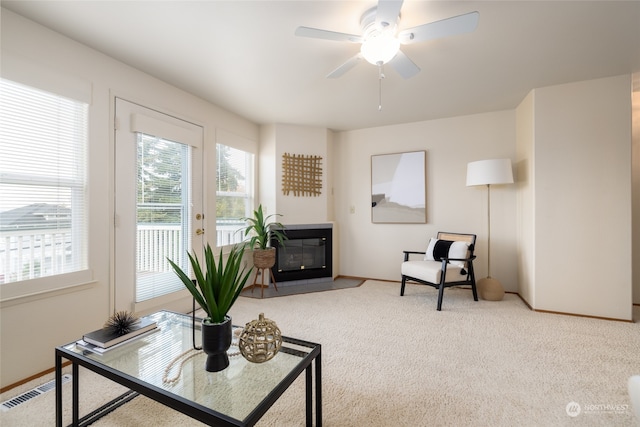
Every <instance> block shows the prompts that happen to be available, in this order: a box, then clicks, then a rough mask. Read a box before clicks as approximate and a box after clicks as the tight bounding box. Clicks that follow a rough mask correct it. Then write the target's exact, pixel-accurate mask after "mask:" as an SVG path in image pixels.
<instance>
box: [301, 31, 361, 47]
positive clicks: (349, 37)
mask: <svg viewBox="0 0 640 427" xmlns="http://www.w3.org/2000/svg"><path fill="white" fill-rule="evenodd" d="M295 34H296V36H300V37H310V38H312V39H323V40H334V41H339V42H351V43H362V37H360V36H356V35H353V34H346V33H337V32H335V31H328V30H320V29H318V28H309V27H298V28H296V33H295Z"/></svg>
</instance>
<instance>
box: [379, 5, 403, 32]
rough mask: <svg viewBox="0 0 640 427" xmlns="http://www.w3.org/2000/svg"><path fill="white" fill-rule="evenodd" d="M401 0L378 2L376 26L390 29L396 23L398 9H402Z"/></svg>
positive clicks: (398, 14) (398, 13)
mask: <svg viewBox="0 0 640 427" xmlns="http://www.w3.org/2000/svg"><path fill="white" fill-rule="evenodd" d="M402 2H403V0H379V1H378V10H377V11H376V24H378V25H379V26H381V27H386V26H388V25H391V26H392V27H393V26H394V25H396V22H398V16H400V9H402Z"/></svg>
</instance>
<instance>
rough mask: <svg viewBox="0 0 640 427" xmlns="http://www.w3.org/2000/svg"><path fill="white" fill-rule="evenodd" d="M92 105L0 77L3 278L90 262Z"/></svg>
mask: <svg viewBox="0 0 640 427" xmlns="http://www.w3.org/2000/svg"><path fill="white" fill-rule="evenodd" d="M87 129H88V105H87V104H85V103H83V102H79V101H75V100H72V99H68V98H65V97H61V96H58V95H54V94H51V93H48V92H44V91H41V90H38V89H34V88H31V87H28V86H24V85H21V84H18V83H15V82H12V81H9V80H6V79H0V283H10V282H17V281H22V280H28V279H34V278H39V277H45V276H53V275H56V274H63V273H70V272H75V271H80V270H85V269H86V268H87V220H86V211H87V209H86V204H87V199H86V147H87V141H88V138H87V132H88V131H87Z"/></svg>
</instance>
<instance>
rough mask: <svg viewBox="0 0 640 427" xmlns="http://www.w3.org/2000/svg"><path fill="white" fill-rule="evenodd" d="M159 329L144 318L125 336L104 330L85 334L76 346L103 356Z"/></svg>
mask: <svg viewBox="0 0 640 427" xmlns="http://www.w3.org/2000/svg"><path fill="white" fill-rule="evenodd" d="M157 327H158V324H157V322H156V321H155V320H152V319H150V318H148V317H142V318H140V320H139V321H138V322H136V323H135V324H134V325H133V326H132V327H131V330H130V331H129V332H128V333H126V334H124V335H120V334H118V333H117V332H113V331H111V330H110V329H107V328H102V329H98V330H96V331H93V332H89V333H87V334H84V336H83V337H82V339H81V340H79V341H77V342H76V344H77V345H79V346H80V347H82V348H84V349H86V350H89V351H92V352H94V353H99V354H102V353H105V352H106V351H108V350H111V349H113V348H116V347H119V346H120V345H123V344H126V343H128V342H129V341H131V340H133V339H134V338H141V337H143V336H146V335H148V334H151V333H153V332H155V330H156V329H157Z"/></svg>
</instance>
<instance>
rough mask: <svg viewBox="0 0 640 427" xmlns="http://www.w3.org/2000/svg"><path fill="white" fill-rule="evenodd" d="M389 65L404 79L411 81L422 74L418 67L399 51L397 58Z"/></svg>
mask: <svg viewBox="0 0 640 427" xmlns="http://www.w3.org/2000/svg"><path fill="white" fill-rule="evenodd" d="M389 65H391V66H392V67H393V69H394V70H396V71H397V72H398V74H400V75H401V76H402V78H404V79H409V78H411V77H413V76H415V75H416V74H418V73H419V72H420V67H418V66H417V65H416V64H415V63H414V62H413V61H412V60H411V59H409V57H408V56H407V55H405V54H404V53H403V52H402V51H401V50H399V51H398V53H397V54H396V56H395V57H394V58H393V59H392V60H391V61H389Z"/></svg>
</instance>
